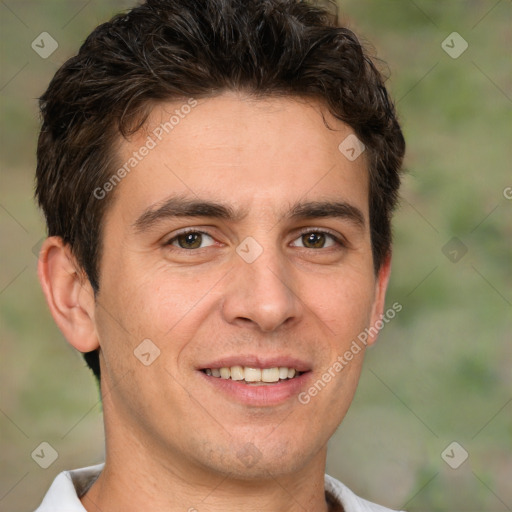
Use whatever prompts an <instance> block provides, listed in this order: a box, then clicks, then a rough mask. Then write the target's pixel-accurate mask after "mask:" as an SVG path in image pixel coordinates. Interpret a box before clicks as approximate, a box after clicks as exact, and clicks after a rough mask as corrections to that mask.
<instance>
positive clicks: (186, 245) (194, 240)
mask: <svg viewBox="0 0 512 512" xmlns="http://www.w3.org/2000/svg"><path fill="white" fill-rule="evenodd" d="M205 237H206V238H209V239H210V240H212V241H213V239H212V237H211V236H210V235H208V234H207V233H203V232H202V231H188V232H186V233H180V234H179V235H176V236H175V237H173V238H171V239H170V240H169V242H167V245H172V246H174V247H179V248H180V249H189V250H190V249H200V248H202V247H201V245H202V243H203V242H205ZM209 245H212V244H209Z"/></svg>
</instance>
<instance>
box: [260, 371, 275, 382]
mask: <svg viewBox="0 0 512 512" xmlns="http://www.w3.org/2000/svg"><path fill="white" fill-rule="evenodd" d="M261 380H262V381H263V382H277V381H278V380H279V368H265V369H264V370H261Z"/></svg>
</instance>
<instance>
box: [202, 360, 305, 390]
mask: <svg viewBox="0 0 512 512" xmlns="http://www.w3.org/2000/svg"><path fill="white" fill-rule="evenodd" d="M201 371H202V372H203V373H205V374H206V375H208V376H209V377H215V378H218V379H224V380H232V381H240V382H241V383H244V384H247V385H248V386H272V385H275V384H279V383H280V382H285V381H289V380H292V379H297V378H299V377H300V376H301V375H302V374H303V373H305V372H300V371H298V370H297V369H296V368H290V367H288V366H274V367H272V368H254V367H251V366H241V365H235V366H223V367H221V368H204V369H202V370H201Z"/></svg>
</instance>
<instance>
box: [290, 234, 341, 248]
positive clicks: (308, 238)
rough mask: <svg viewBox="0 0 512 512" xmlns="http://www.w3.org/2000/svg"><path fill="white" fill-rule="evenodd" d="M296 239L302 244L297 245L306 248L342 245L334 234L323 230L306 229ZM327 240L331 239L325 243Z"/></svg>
mask: <svg viewBox="0 0 512 512" xmlns="http://www.w3.org/2000/svg"><path fill="white" fill-rule="evenodd" d="M296 240H300V241H301V244H302V245H298V247H304V248H306V249H325V248H327V247H332V246H334V245H342V244H341V243H340V241H339V240H338V239H337V238H336V237H335V236H334V235H331V234H330V233H326V232H324V231H308V232H306V233H303V234H302V235H301V236H300V237H299V238H297V239H296ZM329 240H331V242H330V243H329V244H328V245H326V244H327V243H328V242H329Z"/></svg>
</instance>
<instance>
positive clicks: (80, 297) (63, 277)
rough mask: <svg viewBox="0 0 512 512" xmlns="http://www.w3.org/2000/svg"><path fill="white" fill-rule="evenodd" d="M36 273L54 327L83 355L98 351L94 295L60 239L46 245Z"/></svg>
mask: <svg viewBox="0 0 512 512" xmlns="http://www.w3.org/2000/svg"><path fill="white" fill-rule="evenodd" d="M37 273H38V277H39V282H40V283H41V287H42V289H43V293H44V295H45V297H46V301H47V303H48V306H49V308H50V311H51V313H52V316H53V318H54V320H55V323H56V324H57V325H58V327H59V329H60V330H61V331H62V333H63V334H64V336H65V338H66V339H67V340H68V342H69V343H70V344H71V345H73V347H75V348H76V349H77V350H79V351H80V352H90V351H92V350H95V349H97V348H98V347H99V342H98V336H97V334H96V325H95V321H94V292H93V289H92V287H91V285H90V283H89V280H88V279H87V278H86V277H85V276H84V272H83V271H82V270H81V269H80V266H79V265H78V263H77V261H76V259H75V257H74V256H73V254H72V252H71V250H70V248H69V246H68V245H67V244H65V243H64V242H63V240H62V239H61V238H60V237H55V236H53V237H49V238H47V239H46V240H45V241H44V243H43V246H42V247H41V252H40V254H39V261H38V267H37Z"/></svg>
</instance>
